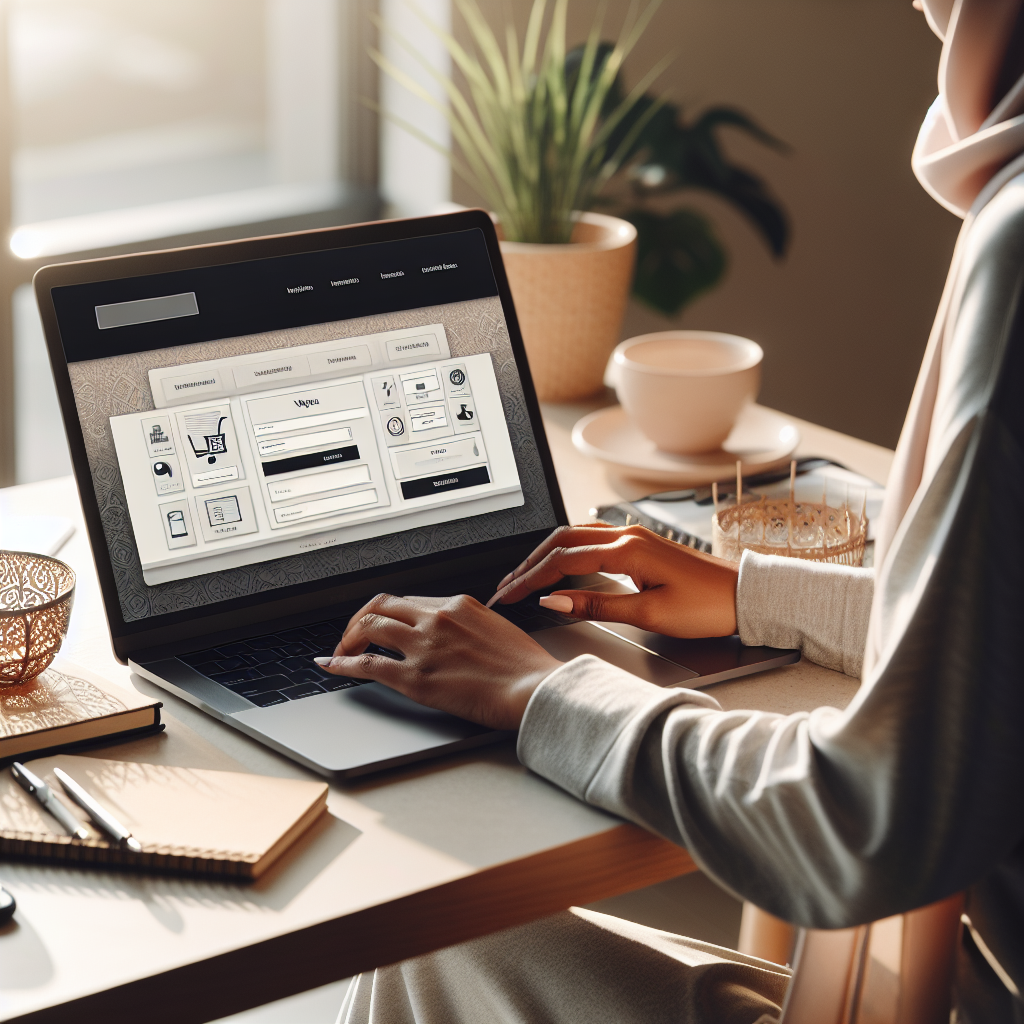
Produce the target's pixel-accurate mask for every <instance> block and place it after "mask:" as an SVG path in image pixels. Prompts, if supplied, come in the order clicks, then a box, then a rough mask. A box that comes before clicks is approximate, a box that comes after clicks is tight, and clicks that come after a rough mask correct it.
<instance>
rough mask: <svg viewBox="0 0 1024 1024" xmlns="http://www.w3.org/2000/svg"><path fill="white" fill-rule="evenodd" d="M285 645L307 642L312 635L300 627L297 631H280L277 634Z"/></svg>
mask: <svg viewBox="0 0 1024 1024" xmlns="http://www.w3.org/2000/svg"><path fill="white" fill-rule="evenodd" d="M277 635H278V636H279V637H280V638H281V639H282V640H283V641H284V642H285V643H286V644H294V643H302V642H303V641H304V640H308V639H309V638H310V637H311V636H312V635H313V634H312V633H309V632H307V631H306V630H305V629H303V628H302V627H301V626H299V627H298V628H297V629H282V630H281V631H280V632H279V633H278V634H277Z"/></svg>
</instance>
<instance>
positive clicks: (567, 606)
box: [538, 594, 572, 613]
mask: <svg viewBox="0 0 1024 1024" xmlns="http://www.w3.org/2000/svg"><path fill="white" fill-rule="evenodd" d="M538 604H539V605H540V606H541V608H550V609H551V611H553V612H563V613H566V612H571V611H572V598H571V597H566V596H565V595H564V594H551V595H550V596H549V597H542V598H541V599H540V601H539V602H538Z"/></svg>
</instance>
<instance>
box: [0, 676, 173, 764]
mask: <svg viewBox="0 0 1024 1024" xmlns="http://www.w3.org/2000/svg"><path fill="white" fill-rule="evenodd" d="M162 706H163V705H162V704H161V703H160V701H158V700H153V699H152V698H151V697H145V696H143V695H142V694H140V693H136V692H135V691H134V690H129V689H126V688H125V687H121V686H116V685H115V684H114V683H110V682H108V681H107V680H106V679H104V678H102V677H101V676H99V675H97V674H96V673H95V672H90V671H89V670H88V669H84V668H81V667H80V666H78V665H75V664H73V663H72V662H70V661H66V660H64V659H62V658H58V659H57V660H56V661H55V662H54V663H53V664H52V665H51V666H50V667H49V668H48V669H47V670H46V671H45V672H43V673H41V674H40V675H38V676H36V678H35V679H33V680H31V681H30V682H27V683H18V684H16V685H14V686H4V687H0V762H3V763H9V762H10V761H12V760H22V761H23V760H25V758H26V757H28V756H29V755H33V754H35V755H39V754H42V753H44V752H47V753H49V752H51V751H55V750H58V749H67V748H68V747H71V746H74V745H76V744H83V743H89V742H94V741H96V740H100V739H114V738H123V737H125V736H137V735H140V734H143V733H146V732H156V731H158V730H160V729H162V728H163V726H162V725H161V724H160V708H161V707H162Z"/></svg>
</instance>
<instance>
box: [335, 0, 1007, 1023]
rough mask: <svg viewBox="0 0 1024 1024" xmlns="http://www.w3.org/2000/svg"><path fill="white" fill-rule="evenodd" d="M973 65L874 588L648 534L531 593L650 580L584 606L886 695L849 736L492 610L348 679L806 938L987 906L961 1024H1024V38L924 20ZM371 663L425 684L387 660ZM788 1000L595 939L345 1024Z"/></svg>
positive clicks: (631, 946) (429, 972) (413, 629)
mask: <svg viewBox="0 0 1024 1024" xmlns="http://www.w3.org/2000/svg"><path fill="white" fill-rule="evenodd" d="M924 7H925V13H926V16H927V18H928V21H929V23H930V24H931V26H932V27H933V28H934V29H935V31H936V32H938V34H939V35H940V36H942V37H943V38H944V46H943V56H942V64H941V68H940V96H939V99H938V100H937V101H936V104H935V105H934V106H933V107H932V109H931V111H929V114H928V117H927V119H926V120H925V124H924V126H923V128H922V131H921V136H920V138H919V141H918V146H917V149H916V151H915V156H914V163H915V169H916V171H917V173H918V175H919V177H920V178H921V180H922V182H923V183H924V185H925V187H926V188H927V189H928V190H929V191H930V192H931V193H932V194H933V195H934V196H935V197H936V198H937V199H938V200H939V201H940V202H942V203H943V204H944V205H945V206H947V207H948V208H950V209H952V210H955V211H956V212H957V213H959V214H960V215H962V216H964V217H965V225H964V229H963V231H962V233H961V237H960V240H959V242H958V245H957V250H956V253H955V255H954V260H953V266H952V269H951V271H950V276H949V280H948V283H947V287H946V291H945V294H944V296H943V300H942V304H941V306H940V309H939V313H938V317H937V319H936V324H935V328H934V330H933V332H932V336H931V338H930V341H929V345H928V349H927V351H926V354H925V358H924V363H923V365H922V369H921V373H920V376H919V379H918V383H917V387H916V389H915V392H914V396H913V399H912V401H911V405H910V410H909V413H908V416H907V422H906V425H905V427H904V431H903V435H902V437H901V439H900V444H899V448H898V450H897V455H896V460H895V462H894V465H893V470H892V474H891V477H890V481H889V488H888V493H887V498H886V507H885V509H884V512H883V515H882V519H881V521H880V523H879V530H878V534H879V536H878V541H877V546H876V565H877V566H878V569H877V570H876V571H875V573H874V574H872V572H870V571H868V570H857V569H849V568H843V567H835V566H816V565H811V564H807V563H804V562H800V561H797V560H787V559H782V558H768V557H761V556H757V555H752V554H750V553H747V554H746V555H745V556H744V559H743V561H742V563H741V564H740V565H739V566H738V567H737V566H734V565H731V564H729V563H725V562H722V561H720V560H718V559H714V558H711V557H710V556H704V555H699V554H697V553H695V552H693V551H690V550H688V549H684V548H680V547H678V546H676V545H673V544H671V543H669V542H667V541H664V540H661V539H660V538H657V537H655V536H653V535H651V534H648V533H646V532H644V531H642V530H638V529H636V528H633V529H627V530H613V529H603V528H600V527H593V526H589V527H575V528H572V529H567V530H564V531H560V532H559V533H557V534H556V535H555V536H553V537H552V538H550V539H549V540H548V541H547V542H546V543H545V544H543V545H541V547H540V548H539V549H538V550H537V551H536V552H535V553H534V554H533V555H532V556H531V557H530V558H529V559H528V560H527V561H526V562H525V563H524V564H523V565H521V566H520V567H519V568H518V569H517V570H516V571H515V572H514V573H512V574H510V576H509V577H506V579H505V580H503V581H502V584H501V585H500V587H499V593H498V595H497V598H498V599H499V600H501V601H503V602H512V601H516V600H519V599H521V598H522V597H524V596H525V595H526V594H527V593H529V592H531V591H533V590H536V589H540V588H544V587H548V586H551V585H552V584H554V583H556V582H557V581H558V580H559V579H560V578H561V577H562V576H563V575H567V574H574V573H583V572H592V571H595V570H604V571H610V572H622V573H628V574H629V575H630V576H631V577H632V578H633V579H634V581H635V582H636V584H637V586H638V587H639V588H640V593H639V594H637V595H631V596H618V597H601V596H595V595H592V594H586V593H582V592H566V591H563V592H560V593H558V594H556V595H554V596H553V597H552V598H550V599H548V602H549V603H550V604H552V605H553V606H555V607H560V608H562V609H566V608H568V606H569V604H570V603H571V607H572V610H573V612H574V613H575V614H576V615H580V616H583V617H588V618H597V619H611V620H618V621H625V622H632V623H634V624H636V625H639V626H642V627H644V628H648V629H655V630H660V631H661V632H664V633H671V634H673V635H676V636H709V635H723V634H730V633H732V632H735V631H738V632H739V634H740V637H741V639H742V640H743V642H744V643H748V644H761V643H768V644H773V645H777V646H785V647H800V648H801V649H802V650H803V651H804V654H805V655H806V656H807V657H809V658H811V659H813V660H815V661H818V662H820V663H822V664H824V665H827V666H828V667H831V668H835V669H840V670H842V671H844V672H847V673H850V674H853V675H859V676H861V678H862V685H861V688H860V690H859V691H858V693H857V696H856V697H855V699H854V701H853V703H852V704H851V705H850V707H849V708H848V709H847V710H846V711H845V712H843V713H840V712H838V711H836V710H835V709H831V708H819V709H818V710H817V711H814V712H812V713H811V714H809V715H808V714H798V715H789V716H783V715H775V714H765V713H760V712H725V711H722V710H720V709H719V708H718V706H717V704H716V702H715V701H714V700H713V699H712V698H711V697H709V696H707V695H705V694H700V693H697V692H694V691H688V690H683V689H672V690H667V691H666V690H662V689H659V688H658V687H655V686H652V685H650V684H648V683H646V682H643V681H642V680H639V679H637V678H635V677H633V676H630V675H628V674H627V673H625V672H622V671H620V670H619V669H616V668H613V667H611V666H609V665H606V664H604V663H603V662H601V661H599V660H598V659H596V658H593V657H589V656H587V657H582V658H578V659H576V660H575V661H572V662H570V663H568V664H566V665H562V664H560V663H558V662H556V661H555V660H554V659H552V658H551V657H550V655H548V654H547V653H546V652H544V651H543V650H542V649H541V648H540V647H539V646H538V645H537V644H536V643H534V641H532V640H531V639H530V638H529V637H527V636H526V635H525V634H522V633H521V632H519V631H518V630H517V629H515V628H514V627H513V626H511V625H510V624H508V623H507V622H505V621H504V620H502V619H500V618H498V617H496V616H494V615H492V614H491V613H490V612H488V611H487V610H486V609H484V608H483V607H482V606H480V605H479V604H477V603H476V602H474V601H472V600H471V599H469V598H465V597H463V598H453V599H451V600H448V601H444V600H439V599H426V598H395V597H388V596H381V597H378V598H375V599H374V600H373V601H371V602H370V603H369V604H368V605H367V606H366V608H365V609H364V610H363V612H362V613H361V614H359V615H357V616H356V617H355V618H354V619H353V620H352V623H351V624H350V626H349V628H348V629H347V630H346V633H345V635H344V637H343V638H342V641H341V643H340V644H339V646H338V650H337V652H336V656H335V658H334V660H333V661H332V663H331V670H332V671H334V672H337V673H340V674H344V675H354V676H364V677H372V678H375V679H378V680H380V681H381V682H383V683H385V684H387V685H389V686H392V687H394V688H396V689H398V690H401V691H402V692H404V693H406V694H408V695H410V696H411V697H413V698H414V699H416V700H418V701H421V702H422V703H425V704H430V705H432V706H436V707H440V708H444V709H446V710H449V711H453V712H454V713H456V714H458V715H462V716H464V717H466V718H470V719H473V720H475V721H479V722H482V723H485V724H487V725H491V726H496V727H499V728H519V730H520V734H519V747H518V750H519V756H520V758H521V760H522V761H523V762H524V763H525V764H527V765H528V766H529V767H531V768H532V769H534V770H535V771H537V772H539V773H540V774H542V775H544V776H546V777H547V778H549V779H551V780H552V781H553V782H556V783H557V784H559V785H561V786H563V787H564V788H565V789H567V790H568V791H569V792H571V793H573V794H575V795H576V796H578V797H579V798H580V799H583V800H586V801H588V802H589V803H592V804H595V805H597V806H600V807H604V808H606V809H607V810H609V811H612V812H614V813H616V814H619V815H622V816H623V817H626V818H629V819H631V820H633V821H635V822H637V823H639V824H641V825H643V826H644V827H646V828H648V829H650V830H652V831H654V832H657V833H659V834H661V835H663V836H666V837H667V838H669V839H671V840H673V841H675V842H678V843H681V844H683V845H685V846H686V848H687V849H688V850H689V851H690V853H691V854H692V855H693V857H694V859H695V860H696V861H697V862H698V863H699V864H700V865H701V867H702V868H703V869H704V870H706V871H707V872H708V873H710V874H711V875H713V876H714V877H715V878H717V879H719V880H720V881H721V882H722V883H723V884H725V885H726V886H728V887H729V888H730V889H732V890H733V891H734V892H736V893H739V894H740V895H742V896H743V897H745V898H747V899H750V900H752V901H753V902H754V903H756V904H757V905H758V906H761V907H763V908H764V909H766V910H768V911H769V912H771V913H773V914H775V915H777V916H779V917H783V918H785V919H787V920H790V921H793V922H796V923H797V924H800V925H803V926H808V927H814V928H835V927H844V926H850V925H853V924H857V923H860V922H864V921H871V920H875V919H878V918H881V917H886V916H889V915H892V914H896V913H899V912H901V911H905V910H908V909H911V908H915V907H919V906H923V905H925V904H928V903H931V902H934V901H936V900H939V899H941V898H943V897H945V896H948V895H950V894H952V893H955V892H958V891H960V890H962V889H967V890H968V902H967V915H968V920H969V922H970V925H969V927H967V928H965V930H964V939H963V947H962V948H961V950H960V952H959V959H958V966H957V981H956V994H955V995H956V1006H957V1012H958V1014H959V1020H960V1021H961V1022H970V1024H987V1022H995V1021H1010V1020H1018V1021H1021V1020H1024V1002H1022V1000H1021V992H1022V991H1024V798H1022V794H1024V670H1022V668H1021V658H1020V655H1019V652H1018V650H1017V643H1018V641H1019V639H1020V637H1021V636H1022V635H1024V531H1022V528H1021V517H1022V512H1021V510H1022V509H1024V303H1022V301H1021V300H1022V298H1024V173H1022V172H1024V159H1022V158H1021V154H1022V153H1024V77H1022V75H1021V72H1022V71H1024V15H1022V0H924ZM369 642H373V643H377V644H380V645H381V646H383V647H387V648H393V649H397V650H399V651H401V652H402V653H403V654H404V655H405V660H404V661H401V662H397V661H389V660H388V659H386V658H381V657H379V656H376V655H372V654H367V653H363V652H365V649H366V646H367V644H368V643H369ZM787 982H788V972H786V971H785V969H783V968H779V967H776V966H775V965H772V964H767V963H765V962H763V961H758V960H754V959H752V958H749V957H744V956H742V955H740V954H737V953H733V952H731V951H729V950H723V949H718V948H716V947H712V946H708V945H707V944H704V943H699V942H695V941H693V940H687V939H682V938H679V937H677V936H672V935H668V934H666V933H663V932H656V931H653V930H650V929H645V928H642V927H640V926H637V925H633V924H629V923H627V922H623V921H619V920H616V919H613V918H606V917H604V916H602V915H597V914H591V913H588V912H586V911H575V910H574V911H570V912H566V913H563V914H559V915H555V916H554V917H552V918H549V919H547V920H545V921H541V922H537V923H535V924H532V925H528V926H524V927H522V928H515V929H511V930H509V931H506V932H503V933H499V934H498V935H494V936H490V937H487V938H484V939H480V940H477V941H475V942H470V943H466V944H464V945H461V946H456V947H453V948H452V949H449V950H442V951H440V952H438V953H434V954H431V955H429V956H425V957H421V958H418V959H417V960H412V961H408V962H407V963H405V964H399V965H396V966H394V967H389V968H384V969H381V970H378V971H376V972H375V973H374V975H363V976H360V977H359V978H358V979H356V981H354V982H353V985H352V987H351V988H350V990H349V993H348V996H347V997H346V1003H345V1006H344V1007H343V1008H342V1015H341V1018H340V1019H341V1020H342V1021H346V1022H353V1024H354V1022H356V1021H373V1022H386V1024H396V1022H405V1021H410V1022H411V1021H416V1022H421V1024H423V1022H430V1024H433V1022H435V1021H436V1022H441V1021H444V1022H461V1021H485V1020H486V1021H497V1022H504V1021H559V1022H564V1021H593V1020H607V1021H630V1022H632V1021H637V1022H640V1021H643V1022H644V1024H655V1022H661V1021H666V1022H668V1021H672V1022H681V1021H715V1022H716V1024H720V1022H731V1021H736V1022H741V1021H742V1022H744V1024H753V1022H755V1021H758V1020H766V1021H767V1020H773V1019H775V1018H777V1016H778V1013H779V1009H780V1006H781V1002H782V999H783V997H784V993H785V988H786V984H787Z"/></svg>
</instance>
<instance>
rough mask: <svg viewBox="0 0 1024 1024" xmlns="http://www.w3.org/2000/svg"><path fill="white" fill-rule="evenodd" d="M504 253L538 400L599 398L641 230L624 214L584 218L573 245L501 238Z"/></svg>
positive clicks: (617, 339) (554, 400)
mask: <svg viewBox="0 0 1024 1024" xmlns="http://www.w3.org/2000/svg"><path fill="white" fill-rule="evenodd" d="M500 231H501V229H500V226H499V237H500ZM501 255H502V257H503V259H504V262H505V271H506V273H507V274H508V281H509V285H510V286H511V288H512V298H513V299H514V300H515V304H516V313H517V315H518V317H519V326H520V327H521V328H522V332H523V341H524V342H525V343H526V354H527V356H528V357H529V360H530V372H531V373H532V375H533V383H534V385H535V387H536V388H537V395H538V397H539V398H540V400H541V401H542V402H571V401H574V400H577V399H581V398H586V397H588V396H589V395H592V394H594V392H596V391H598V390H599V389H600V388H601V385H602V378H603V376H604V369H605V366H606V365H607V363H608V356H609V355H610V353H611V351H612V349H613V348H615V346H616V345H617V344H618V342H619V333H620V329H621V327H622V317H623V315H624V313H625V311H626V300H627V299H628V298H629V289H630V285H631V284H632V281H633V264H634V262H635V260H636V228H634V227H633V225H632V224H630V223H629V222H628V221H625V220H620V219H619V218H618V217H608V216H606V215H605V214H601V213H584V214H581V215H580V218H579V221H578V223H577V224H576V227H575V229H574V230H573V234H572V241H571V242H570V243H568V244H567V245H540V244H536V243H533V242H505V241H502V243H501Z"/></svg>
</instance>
